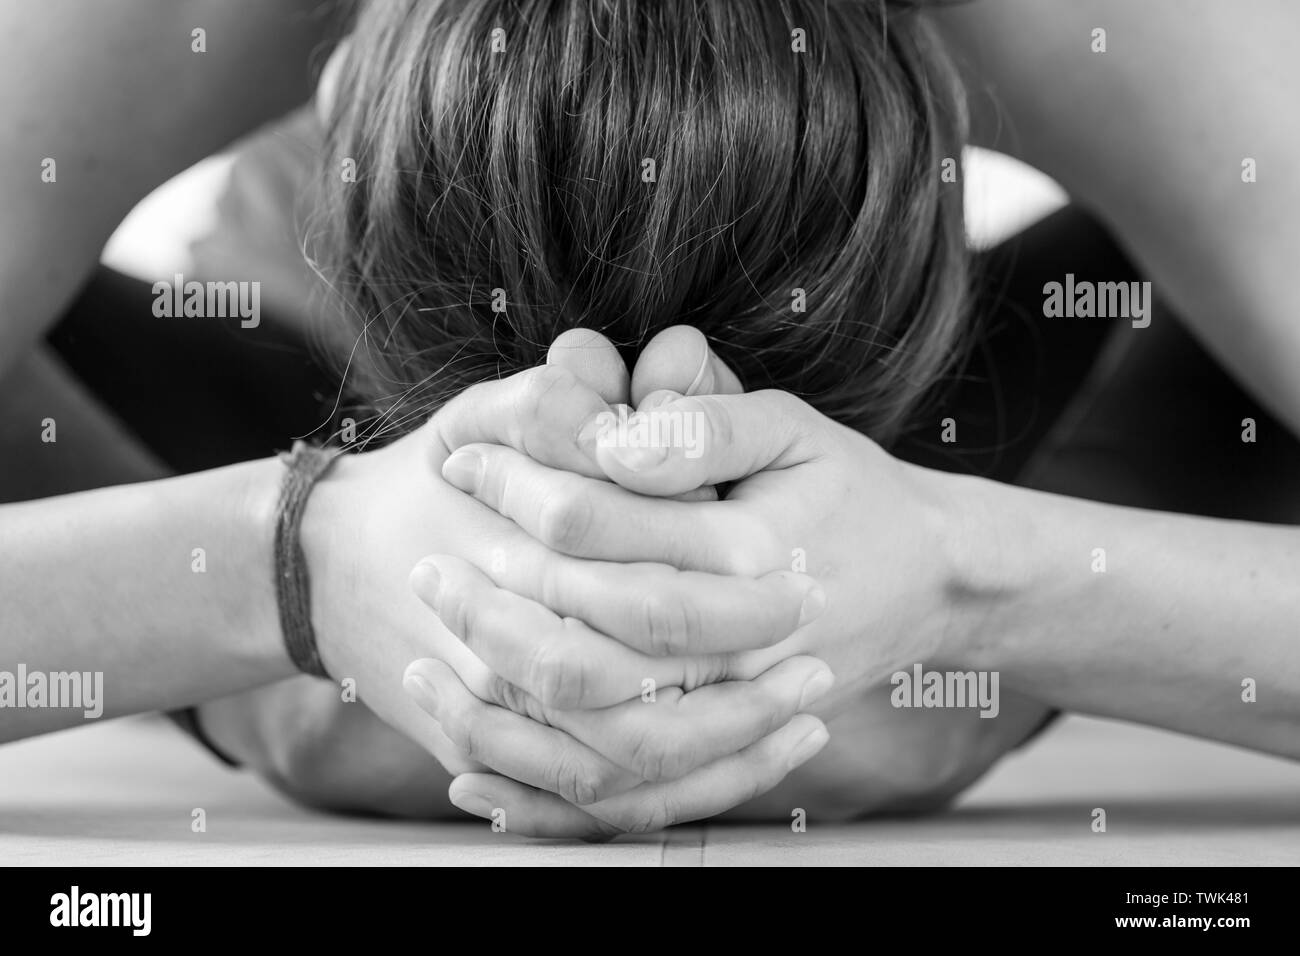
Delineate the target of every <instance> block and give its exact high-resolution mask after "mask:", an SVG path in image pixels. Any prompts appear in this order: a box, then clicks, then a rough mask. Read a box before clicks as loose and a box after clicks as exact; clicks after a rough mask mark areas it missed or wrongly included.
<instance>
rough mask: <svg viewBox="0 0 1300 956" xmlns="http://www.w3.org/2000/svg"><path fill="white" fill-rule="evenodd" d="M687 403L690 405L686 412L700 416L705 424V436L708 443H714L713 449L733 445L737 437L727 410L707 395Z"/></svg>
mask: <svg viewBox="0 0 1300 956" xmlns="http://www.w3.org/2000/svg"><path fill="white" fill-rule="evenodd" d="M685 401H686V402H688V403H690V405H689V407H688V408H687V409H686V412H687V413H688V414H691V413H694V414H696V415H699V416H700V419H701V421H702V422H703V424H704V433H705V436H706V438H707V440H708V441H710V442H712V443H713V447H727V446H729V445H730V444H731V443H732V439H733V438H734V437H735V436H734V433H733V428H732V423H731V416H730V415H728V414H727V412H726V409H725V408H724V407H723V405H722V404H721V403H720V402H718V401H717V400H716V399H714V398H711V397H710V396H707V395H701V396H697V397H695V398H689V399H686V400H685Z"/></svg>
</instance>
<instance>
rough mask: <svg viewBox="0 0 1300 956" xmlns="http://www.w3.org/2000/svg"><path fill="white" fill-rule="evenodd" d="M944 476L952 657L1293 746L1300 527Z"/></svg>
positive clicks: (1095, 698)
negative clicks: (960, 518)
mask: <svg viewBox="0 0 1300 956" xmlns="http://www.w3.org/2000/svg"><path fill="white" fill-rule="evenodd" d="M943 480H944V481H945V482H947V483H948V484H949V490H950V491H951V492H952V495H951V498H950V500H952V501H954V502H961V508H962V512H963V513H964V514H965V515H966V519H965V521H964V524H963V527H964V531H963V534H962V538H963V540H964V543H963V544H962V545H961V556H960V557H959V558H958V559H957V565H958V567H960V568H961V569H962V570H961V572H960V577H961V579H962V581H963V585H962V587H961V588H960V589H959V590H960V591H961V592H962V594H963V597H961V598H960V599H958V605H959V608H960V610H959V612H958V613H957V615H956V616H955V618H954V626H953V627H952V629H951V631H950V635H949V636H950V638H951V648H950V652H951V655H952V657H953V658H954V660H957V661H959V662H960V663H961V664H962V665H963V666H966V667H974V668H977V669H982V670H994V671H998V672H1000V680H1001V684H1002V686H1003V687H1006V688H1008V689H1014V690H1017V691H1021V692H1023V693H1026V694H1029V695H1032V696H1034V697H1037V698H1038V699H1040V700H1043V701H1045V702H1048V703H1051V704H1053V705H1055V706H1057V707H1061V708H1065V709H1069V710H1077V711H1083V712H1087V713H1092V714H1097V715H1100V716H1106V717H1117V718H1124V719H1129V720H1135V721H1141V722H1143V723H1148V724H1154V725H1158V726H1163V727H1167V728H1170V729H1173V730H1179V731H1184V732H1187V733H1192V734H1196V735H1199V736H1205V737H1213V738H1217V739H1220V740H1225V741H1229V742H1233V743H1238V744H1243V745H1246V746H1250V747H1254V748H1258V749H1262V750H1268V751H1271V752H1274V753H1279V754H1284V755H1287V756H1291V757H1300V660H1298V658H1297V654H1296V651H1297V640H1298V639H1300V529H1295V528H1290V527H1280V526H1269V525H1262V524H1251V523H1246V522H1235V521H1220V520H1210V519H1204V518H1196V517H1189V516H1184V515H1174V514H1167V513H1163V512H1154V511H1142V510H1136V509H1130V508H1119V507H1115V506H1111V505H1101V504H1095V503H1092V502H1086V501H1081V500H1077V499H1072V498H1066V497H1061V496H1057V495H1049V494H1043V493H1040V492H1032V491H1026V490H1024V489H1020V488H1013V487H1010V486H1006V485H999V484H996V483H993V482H988V481H983V480H979V479H968V478H956V479H952V478H948V477H947V476H945V477H944V478H943ZM1247 679H1250V680H1251V681H1253V682H1254V685H1255V688H1256V699H1255V700H1254V701H1253V702H1250V701H1248V700H1246V699H1244V697H1247V698H1248V697H1250V696H1251V695H1250V694H1249V693H1247V687H1246V686H1245V685H1244V684H1243V682H1245V681H1246V680H1247Z"/></svg>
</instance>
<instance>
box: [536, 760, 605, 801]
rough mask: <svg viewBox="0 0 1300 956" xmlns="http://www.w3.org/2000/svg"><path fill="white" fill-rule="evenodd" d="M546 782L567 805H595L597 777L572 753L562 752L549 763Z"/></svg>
mask: <svg viewBox="0 0 1300 956" xmlns="http://www.w3.org/2000/svg"><path fill="white" fill-rule="evenodd" d="M546 780H547V781H548V782H549V784H550V785H551V787H552V788H553V791H554V792H555V793H557V794H559V795H560V796H561V797H563V798H564V799H565V800H567V801H569V803H573V804H577V805H578V806H586V805H588V804H592V803H595V802H596V800H597V799H598V795H599V792H600V785H601V781H600V778H599V775H597V774H595V773H593V772H592V771H591V770H590V769H589V768H588V767H587V765H586V762H585V761H584V760H582V759H581V758H580V757H577V756H576V755H574V754H573V753H571V752H569V751H567V750H562V751H561V752H560V753H558V754H557V755H556V756H555V757H554V758H553V759H552V761H551V765H550V767H549V768H548V769H547V773H546Z"/></svg>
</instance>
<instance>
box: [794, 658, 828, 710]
mask: <svg viewBox="0 0 1300 956" xmlns="http://www.w3.org/2000/svg"><path fill="white" fill-rule="evenodd" d="M834 683H835V675H834V674H832V673H831V672H830V668H828V667H822V668H820V669H818V671H817V672H816V673H815V674H813V676H812V677H809V678H808V680H806V681H804V685H803V690H802V691H801V692H800V694H799V709H800V710H801V711H802V710H807V709H808V708H809V707H810V706H811V705H812V704H814V703H815V702H816V701H818V700H821V698H823V697H825V696H826V692H827V691H828V690H830V689H831V685H832V684H834Z"/></svg>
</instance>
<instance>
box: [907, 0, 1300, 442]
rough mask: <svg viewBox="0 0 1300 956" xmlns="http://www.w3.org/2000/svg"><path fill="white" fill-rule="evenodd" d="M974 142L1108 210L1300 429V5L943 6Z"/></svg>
mask: <svg viewBox="0 0 1300 956" xmlns="http://www.w3.org/2000/svg"><path fill="white" fill-rule="evenodd" d="M926 15H927V16H930V17H931V18H932V19H933V22H934V23H935V24H936V25H937V27H938V29H939V30H940V32H941V33H942V34H943V36H944V37H945V39H946V41H947V43H948V46H949V48H950V50H951V51H952V53H953V55H954V58H955V59H956V60H957V61H958V63H959V65H960V67H961V69H962V71H963V74H964V76H965V77H966V80H967V87H968V89H969V90H970V100H971V106H972V123H973V127H974V142H975V143H976V144H977V145H985V146H990V147H992V148H994V149H998V150H1000V151H1002V152H1006V153H1010V154H1012V155H1015V156H1018V157H1019V158H1021V159H1023V160H1025V161H1026V162H1028V163H1030V164H1031V165H1033V166H1036V167H1037V168H1039V169H1041V170H1043V171H1044V172H1046V173H1048V174H1049V175H1051V176H1053V177H1055V178H1056V179H1057V180H1058V181H1059V182H1061V183H1062V185H1064V186H1065V188H1066V190H1067V191H1068V192H1069V193H1070V194H1071V196H1072V197H1073V198H1074V199H1075V200H1076V201H1077V202H1079V203H1081V204H1083V205H1085V206H1087V207H1089V208H1090V209H1092V210H1093V211H1094V212H1095V213H1097V214H1098V215H1100V216H1101V217H1102V218H1103V219H1104V220H1105V221H1106V222H1107V223H1108V224H1109V225H1110V227H1111V228H1112V229H1113V230H1114V231H1115V233H1116V234H1117V236H1118V237H1119V238H1120V240H1121V241H1122V242H1123V243H1124V244H1125V246H1126V247H1127V248H1128V249H1129V251H1130V252H1131V253H1132V254H1133V255H1134V257H1135V258H1136V259H1137V260H1138V262H1139V264H1140V265H1141V266H1142V267H1143V268H1144V270H1145V271H1146V272H1147V273H1148V274H1149V275H1150V276H1151V278H1152V279H1153V280H1154V281H1155V283H1156V286H1157V289H1158V290H1160V292H1161V294H1162V295H1163V296H1164V297H1165V298H1166V299H1167V300H1169V301H1171V302H1172V304H1173V305H1174V306H1175V308H1176V310H1177V311H1178V313H1179V314H1180V315H1181V316H1182V317H1183V318H1185V319H1186V320H1187V321H1188V322H1189V323H1190V324H1191V325H1192V326H1193V327H1194V328H1195V329H1196V331H1197V332H1198V334H1199V335H1200V337H1201V338H1202V340H1203V341H1205V342H1206V343H1207V344H1208V345H1209V346H1210V347H1211V349H1212V350H1213V351H1214V352H1215V353H1216V354H1217V355H1218V357H1219V358H1220V360H1222V361H1223V362H1224V364H1225V365H1227V366H1228V367H1229V369H1231V370H1232V371H1233V372H1235V373H1236V375H1237V378H1238V380H1239V381H1240V382H1241V383H1242V384H1243V385H1245V386H1246V387H1247V388H1249V389H1251V390H1252V391H1254V392H1255V394H1256V396H1257V397H1258V398H1259V399H1260V400H1261V401H1263V402H1264V403H1265V404H1267V405H1269V406H1270V407H1271V408H1272V410H1273V411H1275V412H1276V413H1278V414H1279V415H1280V416H1281V417H1282V418H1283V419H1284V420H1287V421H1289V422H1290V423H1291V425H1292V427H1293V428H1295V429H1296V431H1297V433H1300V376H1297V375H1295V373H1294V370H1295V369H1296V368H1300V324H1297V323H1296V322H1295V321H1294V309H1293V306H1292V302H1293V300H1294V272H1295V262H1296V261H1300V179H1297V177H1295V176H1294V175H1293V174H1292V173H1293V171H1294V170H1295V169H1296V167H1297V165H1300V123H1297V122H1295V120H1294V118H1295V116H1296V115H1297V109H1298V108H1297V102H1298V101H1300V57H1297V56H1296V55H1295V49H1296V45H1297V41H1298V40H1300V3H1295V2H1292V0H1235V2H1233V3H1224V2H1222V0H1141V2H1135V0H970V2H967V3H960V4H955V5H952V6H945V7H943V8H941V9H933V10H931V11H929V12H928V13H927V14H926Z"/></svg>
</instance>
